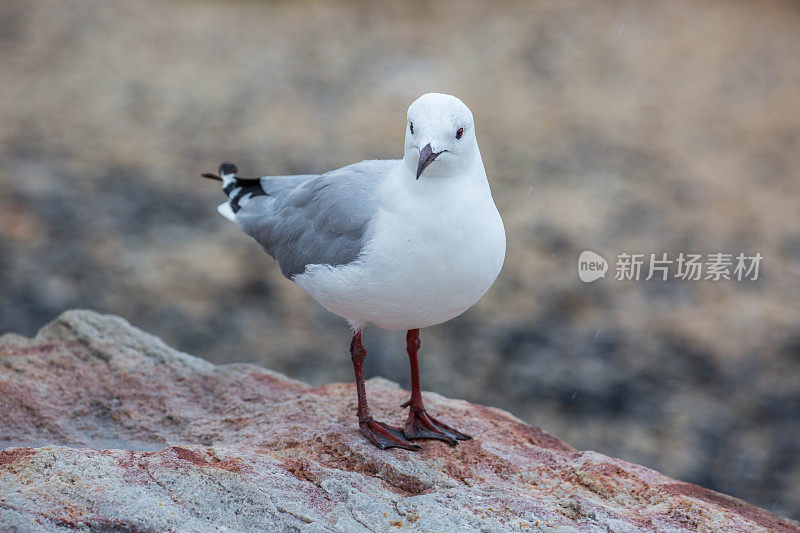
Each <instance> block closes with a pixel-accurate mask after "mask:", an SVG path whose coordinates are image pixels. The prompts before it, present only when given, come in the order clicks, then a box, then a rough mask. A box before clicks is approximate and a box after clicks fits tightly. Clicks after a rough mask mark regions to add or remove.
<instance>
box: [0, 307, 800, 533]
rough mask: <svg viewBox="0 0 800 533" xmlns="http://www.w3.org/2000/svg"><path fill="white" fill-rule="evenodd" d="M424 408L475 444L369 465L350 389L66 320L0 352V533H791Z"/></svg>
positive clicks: (74, 315) (15, 339)
mask: <svg viewBox="0 0 800 533" xmlns="http://www.w3.org/2000/svg"><path fill="white" fill-rule="evenodd" d="M342 364H343V365H346V364H349V361H347V360H346V359H345V358H344V357H343V360H342ZM367 389H368V394H369V397H370V401H371V404H372V407H373V411H374V412H375V415H376V417H378V418H379V419H381V420H384V421H387V422H394V423H396V424H401V423H402V419H403V415H404V412H403V410H401V409H400V407H399V406H400V404H401V403H402V402H403V401H404V400H405V399H406V398H407V396H408V393H407V392H406V391H403V390H401V389H400V388H399V387H398V386H397V385H395V384H394V383H391V382H389V381H386V380H383V379H372V380H370V381H369V382H368V384H367ZM425 399H426V403H427V406H428V407H429V409H430V410H431V412H433V413H435V414H436V415H437V416H440V417H441V418H442V419H444V420H446V421H448V422H453V425H455V426H456V427H458V428H461V429H464V430H465V431H467V432H469V433H471V434H472V435H473V436H475V437H476V438H475V440H473V441H470V442H464V443H462V444H460V445H459V446H457V447H450V446H449V445H447V444H445V443H442V442H436V441H423V442H422V446H423V450H422V451H421V452H416V453H415V452H407V451H401V450H390V451H379V450H377V449H375V448H373V447H372V446H371V445H370V444H368V443H367V442H366V441H365V440H364V438H363V437H362V436H361V435H360V434H359V432H358V430H357V424H356V419H355V415H354V413H355V394H354V391H353V386H352V384H342V383H336V384H331V385H326V386H323V387H318V388H311V387H309V386H307V385H305V384H303V383H300V382H297V381H293V380H291V379H288V378H286V377H284V376H282V375H280V374H276V373H274V372H270V371H269V370H266V369H263V368H260V367H256V366H252V365H244V364H232V365H224V366H215V365H212V364H210V363H208V362H206V361H203V360H201V359H198V358H195V357H192V356H190V355H187V354H184V353H180V352H178V351H176V350H174V349H172V348H170V347H169V346H167V345H165V344H164V343H163V342H161V341H160V340H159V339H157V338H155V337H152V336H150V335H148V334H146V333H143V332H141V331H139V330H137V329H135V328H133V327H132V326H130V325H129V324H128V323H127V322H125V321H124V320H122V319H120V318H117V317H113V316H103V315H99V314H96V313H93V312H88V311H70V312H67V313H65V314H63V315H62V316H61V317H60V318H58V319H57V320H56V321H54V322H53V323H51V324H49V325H48V326H46V327H44V328H43V329H42V330H41V331H40V332H39V334H38V335H37V336H36V337H35V338H34V339H25V338H23V337H20V336H18V335H13V334H9V335H5V336H3V337H0V413H2V418H0V447H2V448H4V449H3V450H2V451H0V529H1V530H12V531H15V530H17V531H55V530H62V529H79V530H80V529H91V530H97V531H108V530H125V531H167V530H182V531H210V530H215V531H216V530H228V531H231V530H235V531H241V530H265V529H266V530H302V531H330V530H333V531H361V530H364V531H367V530H370V531H400V530H419V531H454V530H458V531H464V530H484V531H506V530H512V531H517V530H520V531H527V530H536V531H554V532H555V531H559V532H566V531H608V530H611V531H643V530H662V531H663V530H670V531H712V530H713V531H800V525H799V524H798V523H796V522H793V521H791V520H789V519H786V518H782V517H779V516H776V515H774V514H772V513H769V512H767V511H765V510H762V509H759V508H757V507H754V506H752V505H750V504H747V503H745V502H743V501H740V500H737V499H735V498H731V497H729V496H725V495H723V494H719V493H716V492H713V491H710V490H707V489H704V488H702V487H699V486H696V485H691V484H688V483H681V482H679V481H676V480H674V479H670V478H668V477H666V476H664V475H662V474H660V473H658V472H656V471H654V470H650V469H647V468H644V467H641V466H638V465H635V464H631V463H628V462H625V461H621V460H619V459H613V458H609V457H606V456H604V455H601V454H599V453H596V452H591V451H584V452H582V451H577V450H575V449H573V448H572V447H570V446H569V445H567V444H565V443H563V442H561V441H560V440H558V439H557V438H555V437H553V436H551V435H548V434H547V433H545V432H543V431H541V430H539V429H537V428H534V427H531V426H528V425H527V424H525V423H523V422H522V421H520V420H518V419H516V418H515V417H513V416H511V415H509V414H508V413H505V412H503V411H500V410H497V409H493V408H490V407H483V406H478V405H471V404H469V403H466V402H463V401H458V400H450V399H446V398H443V397H441V396H438V395H436V394H433V393H427V394H426V395H425ZM620 438H624V435H620Z"/></svg>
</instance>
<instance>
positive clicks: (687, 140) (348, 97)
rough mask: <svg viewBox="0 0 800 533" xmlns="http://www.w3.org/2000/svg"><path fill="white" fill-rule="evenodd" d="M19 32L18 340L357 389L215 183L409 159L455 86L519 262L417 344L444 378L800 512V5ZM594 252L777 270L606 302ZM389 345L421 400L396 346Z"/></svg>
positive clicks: (274, 14) (618, 6)
mask: <svg viewBox="0 0 800 533" xmlns="http://www.w3.org/2000/svg"><path fill="white" fill-rule="evenodd" d="M0 21H1V22H2V27H3V28H4V30H3V32H2V33H0V57H2V60H1V61H0V78H1V79H2V83H0V186H2V193H0V331H8V330H14V331H18V332H21V333H23V334H26V335H30V334H32V333H34V332H35V330H36V329H37V328H38V327H40V326H41V325H42V324H44V323H45V322H46V321H48V320H50V319H52V318H53V317H55V316H56V315H57V314H58V313H59V312H60V311H62V310H64V309H67V308H72V307H90V308H93V309H97V310H99V311H102V312H109V313H116V314H119V315H122V316H124V317H126V318H128V319H129V320H131V321H132V322H133V323H134V324H136V325H138V326H140V327H142V328H144V329H146V330H148V331H151V332H153V333H155V334H157V335H159V336H161V337H163V338H164V339H165V340H167V341H168V342H170V343H171V344H173V345H175V346H177V347H179V348H181V349H184V350H186V351H189V352H191V353H195V354H198V355H203V356H206V357H208V358H209V359H211V360H213V361H215V362H229V361H249V362H258V363H260V364H263V365H265V366H268V367H270V368H273V369H275V370H278V371H281V372H285V373H287V374H288V375H290V376H292V377H295V378H298V379H302V380H306V381H309V382H311V383H315V384H316V383H324V382H328V381H333V380H347V379H350V377H351V373H352V370H351V368H350V363H349V358H348V356H347V345H348V336H349V334H348V331H347V328H346V327H345V325H344V324H343V323H342V322H341V321H340V320H339V319H337V318H336V317H333V316H331V315H329V314H327V313H326V312H325V311H324V310H322V309H321V308H320V307H319V306H317V305H316V304H315V303H314V302H313V301H312V300H311V299H310V298H309V297H307V296H306V295H305V294H304V293H303V292H302V291H300V290H299V289H298V288H296V287H294V286H293V285H292V284H291V283H289V282H288V281H286V280H285V279H283V278H282V277H281V276H280V274H279V272H278V269H277V267H276V266H275V265H274V264H273V263H272V262H271V260H268V258H267V257H265V256H264V255H263V253H262V252H261V250H260V249H259V247H258V246H257V245H256V244H255V243H253V242H251V241H249V240H248V238H247V237H245V236H244V235H241V234H240V233H239V232H238V230H236V228H234V227H233V226H231V225H229V224H227V223H225V221H224V220H223V219H221V218H220V217H219V216H217V215H216V213H215V211H214V207H215V205H216V203H217V202H219V201H220V199H221V196H220V193H219V191H218V190H217V189H216V188H215V187H214V186H213V184H212V183H210V182H206V181H201V180H200V178H199V177H198V176H199V174H200V173H201V172H205V171H210V170H214V169H215V168H216V166H217V164H218V163H219V161H220V160H223V159H229V160H232V161H234V162H236V163H237V164H238V165H239V167H240V169H241V170H242V171H243V173H245V174H285V173H307V172H321V171H325V170H328V169H331V168H335V167H338V166H342V165H345V164H348V163H351V162H354V161H358V160H361V159H369V158H376V157H397V156H399V155H400V150H401V147H402V138H403V130H404V127H405V109H406V107H407V106H408V104H409V103H410V102H411V101H412V100H413V99H414V98H416V97H417V96H419V95H420V94H422V93H424V92H427V91H431V90H436V91H441V92H450V93H453V94H456V95H458V96H459V97H461V98H462V99H463V100H464V101H465V102H466V103H467V104H468V105H469V106H470V107H471V109H472V110H473V112H474V114H475V117H476V123H477V132H478V138H479V142H480V146H481V150H482V153H483V156H484V161H485V163H486V167H487V171H488V173H489V176H490V181H491V183H492V187H493V190H494V193H495V198H496V201H497V204H498V207H499V209H500V211H501V213H502V215H503V218H504V220H505V223H506V229H507V233H508V256H507V261H506V265H505V268H504V271H503V273H502V274H501V277H500V279H499V280H498V282H497V283H496V285H495V287H494V288H493V289H492V291H491V292H490V293H489V294H488V295H487V296H486V297H485V298H484V300H482V301H481V302H480V303H479V304H478V305H477V306H475V308H473V309H472V310H470V311H469V312H467V313H466V314H465V315H464V316H462V317H461V318H459V319H457V320H454V321H452V322H450V323H448V324H445V325H442V326H439V327H436V328H431V329H430V330H427V331H425V332H424V333H423V356H422V361H421V365H422V369H423V386H424V387H425V388H427V389H431V390H436V391H438V392H441V393H442V394H445V395H448V396H456V397H463V398H466V399H468V400H470V401H473V402H479V403H485V404H491V405H497V406H499V407H502V408H505V409H508V410H510V411H512V412H513V413H515V414H517V415H518V416H520V417H522V418H523V419H525V420H526V421H528V422H530V423H532V424H535V425H539V426H542V427H543V428H545V429H546V430H547V431H550V432H552V433H554V434H556V435H558V436H559V437H561V438H563V439H564V440H566V441H567V442H569V443H570V444H572V445H574V446H576V447H578V448H583V449H595V450H599V451H602V452H604V453H607V454H609V455H613V456H618V457H622V458H625V459H629V460H632V461H635V462H640V463H643V464H646V465H649V466H653V467H655V468H657V469H659V470H661V471H663V472H665V473H667V474H669V475H672V476H675V477H678V478H681V479H684V480H687V481H692V482H696V483H699V484H701V485H704V486H707V487H710V488H713V489H717V490H721V491H724V492H727V493H730V494H733V495H736V496H739V497H742V498H744V499H747V500H750V501H752V502H754V503H756V504H758V505H760V506H764V507H766V508H767V509H770V510H773V511H775V512H779V513H783V514H787V515H790V516H794V517H798V516H800V481H798V480H800V461H799V460H798V457H800V380H798V379H797V378H798V376H799V375H800V355H799V354H800V329H798V328H799V327H800V310H798V307H800V227H799V226H798V218H797V217H798V212H800V194H799V193H800V179H799V178H800V175H798V170H797V169H798V168H800V94H799V93H798V87H800V62H798V60H797V58H798V57H800V32H798V31H797V28H798V27H800V26H799V25H800V9H798V7H797V4H795V3H774V2H761V3H744V2H742V3H716V4H707V5H698V4H695V3H688V2H687V3H683V2H670V3H659V4H657V3H640V2H616V3H592V4H586V3H571V2H543V3H537V4H536V5H522V4H517V3H514V4H496V3H491V4H490V3H486V4H483V3H463V2H443V3H437V4H435V5H431V4H428V3H422V2H420V3H397V4H375V3H370V4H367V3H363V4H362V3H359V2H342V3H336V2H332V3H310V2H308V3H306V2H298V3H267V2H218V1H182V2H175V1H173V2H169V1H165V2H143V1H130V0H129V1H125V2H117V1H90V0H82V1H68V0H67V1H65V0H53V1H38V0H37V1H5V2H3V3H2V5H0ZM586 249H590V250H594V251H596V252H599V253H600V254H602V255H604V256H605V257H606V258H607V259H609V260H613V259H614V257H615V256H616V255H617V254H619V253H621V252H643V253H651V252H653V253H663V252H669V253H673V254H676V253H678V252H682V251H683V252H700V253H714V252H729V253H738V252H747V253H755V252H760V253H761V254H762V255H763V256H764V260H763V263H762V265H761V273H760V278H759V280H758V281H755V282H735V281H720V282H711V281H696V282H680V281H675V280H670V281H667V282H664V281H655V280H651V281H649V282H645V281H638V282H634V281H628V282H624V281H615V280H614V279H612V278H613V275H612V276H609V278H608V279H605V280H600V281H597V282H595V283H593V284H584V283H581V282H580V281H579V280H578V276H577V268H576V263H577V257H578V254H579V253H580V252H581V251H583V250H586ZM610 274H613V272H610ZM366 343H367V348H368V351H369V356H368V361H367V368H368V373H369V374H370V375H378V374H379V375H383V376H386V377H388V378H390V379H393V380H397V381H399V382H401V383H404V384H406V385H407V384H408V370H407V363H406V358H405V355H404V346H403V336H402V334H401V333H387V332H382V331H380V330H377V329H375V328H373V329H370V330H368V331H367V334H366Z"/></svg>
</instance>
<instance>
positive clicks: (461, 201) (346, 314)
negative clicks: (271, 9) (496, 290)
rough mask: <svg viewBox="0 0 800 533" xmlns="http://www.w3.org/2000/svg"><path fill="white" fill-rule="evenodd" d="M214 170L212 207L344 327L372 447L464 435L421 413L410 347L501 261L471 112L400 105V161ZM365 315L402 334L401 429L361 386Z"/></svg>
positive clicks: (438, 104)
mask: <svg viewBox="0 0 800 533" xmlns="http://www.w3.org/2000/svg"><path fill="white" fill-rule="evenodd" d="M237 173H238V170H237V168H236V166H235V165H233V164H232V163H222V164H221V165H220V166H219V175H216V174H203V176H204V177H207V178H212V179H216V180H219V181H221V182H222V190H223V191H224V192H225V194H226V195H227V196H228V201H227V202H224V203H222V204H220V205H219V206H218V208H217V209H218V211H219V213H220V214H222V215H223V216H225V217H226V218H228V219H230V220H231V221H233V222H234V223H235V224H236V225H237V226H238V227H239V228H240V229H241V230H242V231H243V232H244V233H246V234H248V235H250V236H251V237H253V238H254V239H255V240H256V241H258V243H259V244H260V245H261V246H262V247H263V248H264V250H265V251H266V252H267V253H268V254H269V255H271V256H272V257H273V258H274V259H275V260H276V261H277V263H278V265H279V267H280V270H281V273H282V274H283V275H284V276H285V277H287V278H288V279H290V280H291V281H293V282H294V283H296V284H297V285H299V286H300V287H301V288H302V289H303V290H305V291H306V292H307V293H308V294H310V295H311V296H312V297H313V298H314V299H315V300H316V301H317V302H319V303H320V304H321V305H322V306H323V307H324V308H325V309H327V310H328V311H330V312H332V313H334V314H336V315H338V316H340V317H342V318H344V319H345V320H346V321H347V322H348V323H349V325H350V327H351V328H352V332H353V337H352V341H351V343H350V356H351V359H352V362H353V369H354V371H355V379H356V392H357V396H358V410H357V413H356V414H357V416H358V423H359V428H360V430H361V433H362V434H363V435H364V436H365V437H366V438H367V440H369V442H371V443H372V444H374V445H375V446H377V447H378V448H380V449H386V448H393V447H396V448H403V449H406V450H418V449H420V447H419V446H418V445H416V444H414V443H412V442H411V441H412V440H415V439H439V440H442V441H446V442H448V443H450V444H452V445H455V444H457V443H458V441H460V440H470V439H471V438H472V437H470V436H469V435H467V434H465V433H462V432H460V431H458V430H456V429H453V428H452V427H450V426H448V425H446V424H445V423H443V422H440V421H439V420H437V419H436V418H434V417H433V416H431V415H430V414H428V413H427V412H426V410H425V407H424V405H423V402H422V394H421V390H420V380H419V365H418V361H417V355H418V352H419V349H420V334H419V331H420V329H422V328H427V327H430V326H433V325H436V324H441V323H443V322H446V321H448V320H450V319H452V318H455V317H457V316H459V315H460V314H462V313H463V312H464V311H466V310H467V309H469V308H470V307H472V305H474V304H475V303H476V302H477V301H478V300H479V299H480V298H481V297H482V296H483V295H484V294H485V293H486V291H487V290H489V287H491V285H492V284H493V283H494V281H495V279H496V278H497V276H498V274H499V273H500V269H501V268H502V266H503V261H504V258H505V251H506V235H505V229H504V227H503V221H502V219H501V218H500V214H499V213H498V211H497V207H496V206H495V203H494V200H493V199H492V193H491V190H490V189H489V182H488V180H487V178H486V170H485V169H484V167H483V160H482V159H481V154H480V151H479V150H478V142H477V139H476V137H475V124H474V120H473V117H472V112H471V111H470V110H469V108H468V107H467V106H466V105H464V103H463V102H462V101H461V100H459V99H458V98H456V97H455V96H450V95H446V94H438V93H428V94H425V95H423V96H421V97H419V98H418V99H417V100H416V101H414V102H413V103H412V104H411V106H410V107H409V108H408V113H407V123H406V126H405V153H404V155H403V159H395V160H370V161H362V162H360V163H355V164H352V165H349V166H346V167H343V168H340V169H338V170H332V171H330V172H326V173H324V174H319V175H317V174H304V175H293V176H264V177H260V178H253V179H247V178H240V177H238V176H237ZM367 324H372V325H374V326H377V327H379V328H384V329H388V330H395V331H398V330H399V331H406V347H407V352H408V357H409V361H410V366H411V397H410V399H409V400H408V401H407V402H405V403H404V404H403V405H402V407H408V408H409V414H408V418H407V420H406V423H405V426H404V427H403V428H399V427H394V426H390V425H388V424H385V423H383V422H378V421H376V420H375V419H374V418H373V417H372V413H371V412H370V409H369V405H368V404H367V393H366V388H365V386H364V360H365V358H366V355H367V351H366V349H365V348H364V345H363V343H362V340H361V335H362V332H363V331H364V327H365V326H366V325H367Z"/></svg>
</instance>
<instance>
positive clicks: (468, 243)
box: [294, 177, 505, 330]
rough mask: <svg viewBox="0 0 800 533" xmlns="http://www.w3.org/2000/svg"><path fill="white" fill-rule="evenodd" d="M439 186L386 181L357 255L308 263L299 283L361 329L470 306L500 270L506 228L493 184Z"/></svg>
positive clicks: (415, 322)
mask: <svg viewBox="0 0 800 533" xmlns="http://www.w3.org/2000/svg"><path fill="white" fill-rule="evenodd" d="M483 179H484V181H485V177H484V178H483ZM435 185H436V186H428V187H429V188H430V189H431V190H428V191H423V194H418V193H419V190H415V191H414V194H409V193H408V192H407V191H406V190H405V189H404V188H403V187H399V188H398V187H396V186H393V185H392V184H389V185H388V186H387V190H385V191H384V194H386V195H389V196H390V197H391V201H390V202H388V207H386V208H385V209H382V210H381V211H380V212H379V214H378V216H377V217H376V219H375V220H374V222H373V223H372V224H371V227H370V233H371V240H370V241H369V243H368V244H367V246H365V248H364V250H363V251H362V254H361V256H360V257H359V259H358V260H357V261H355V262H354V263H350V264H348V265H343V266H339V267H330V266H327V265H312V266H309V267H307V269H306V271H305V272H304V273H303V274H301V275H299V276H296V277H295V278H294V281H295V282H296V283H297V284H298V285H300V286H301V287H302V288H303V289H305V290H306V291H307V292H308V293H309V294H311V296H312V297H314V299H316V300H317V301H318V302H319V303H320V304H321V305H323V306H324V307H325V308H326V309H328V310H329V311H331V312H333V313H335V314H337V315H339V316H342V317H343V318H345V319H347V320H348V321H349V322H350V323H351V325H353V326H354V327H357V328H358V327H363V325H365V324H366V323H371V324H374V325H376V326H378V327H381V328H385V329H392V330H405V329H412V328H424V327H428V326H432V325H434V324H439V323H442V322H445V321H447V320H450V319H451V318H454V317H456V316H458V315H460V314H461V313H463V312H464V311H466V310H467V309H468V308H469V307H471V306H472V305H474V304H475V303H476V302H477V301H478V300H479V299H480V298H481V296H483V294H484V293H485V292H486V291H487V290H488V289H489V287H491V285H492V283H493V282H494V280H495V279H496V278H497V275H498V274H499V273H500V269H501V267H502V265H503V260H504V257H505V230H504V228H503V222H502V220H501V219H500V215H499V213H498V212H497V209H496V207H495V205H494V202H493V201H492V198H491V194H490V193H489V190H488V187H481V186H480V185H481V184H480V183H478V184H477V185H475V184H466V185H465V184H464V183H461V184H459V187H458V188H457V189H452V188H451V187H448V186H444V187H442V186H441V185H442V184H435ZM414 186H416V184H414ZM422 186H423V187H425V186H426V185H425V184H423V185H422ZM451 189H452V190H451Z"/></svg>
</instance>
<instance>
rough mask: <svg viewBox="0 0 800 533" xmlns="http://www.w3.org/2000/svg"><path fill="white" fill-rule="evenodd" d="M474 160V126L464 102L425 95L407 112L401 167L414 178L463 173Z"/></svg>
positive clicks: (434, 94)
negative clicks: (409, 171) (414, 176)
mask: <svg viewBox="0 0 800 533" xmlns="http://www.w3.org/2000/svg"><path fill="white" fill-rule="evenodd" d="M476 156H478V141H477V140H476V138H475V123H474V122H473V119H472V112H471V111H470V110H469V108H468V107H467V106H466V105H464V102H462V101H461V100H459V99H458V98H456V97H455V96H450V95H449V94H439V93H428V94H423V95H422V96H420V97H419V98H417V99H416V100H415V101H414V103H413V104H411V106H410V107H409V108H408V123H407V124H406V147H405V155H404V156H403V161H404V164H406V165H407V166H408V167H409V169H410V170H411V171H412V172H413V173H414V174H415V175H416V177H417V179H420V176H423V173H424V177H425V178H437V177H438V178H441V177H448V176H453V175H456V174H459V173H460V172H463V171H464V170H466V169H467V168H468V167H469V166H470V165H471V164H472V162H473V161H474V160H475V157H476Z"/></svg>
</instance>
